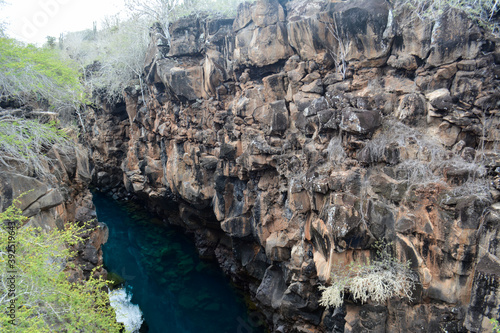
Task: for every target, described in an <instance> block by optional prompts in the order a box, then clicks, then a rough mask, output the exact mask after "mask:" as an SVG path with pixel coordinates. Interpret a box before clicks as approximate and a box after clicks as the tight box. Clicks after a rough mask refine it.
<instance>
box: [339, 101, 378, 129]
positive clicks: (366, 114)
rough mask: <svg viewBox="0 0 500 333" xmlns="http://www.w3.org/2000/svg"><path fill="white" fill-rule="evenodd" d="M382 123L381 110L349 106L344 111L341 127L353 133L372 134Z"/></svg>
mask: <svg viewBox="0 0 500 333" xmlns="http://www.w3.org/2000/svg"><path fill="white" fill-rule="evenodd" d="M381 124H382V115H381V114H380V112H379V111H375V110H361V109H355V108H352V107H348V108H346V109H344V110H343V111H342V121H341V122H340V128H341V129H342V130H344V131H346V132H349V133H352V134H357V135H371V134H372V133H373V132H374V131H375V130H376V129H377V128H378V127H379V126H380V125H381Z"/></svg>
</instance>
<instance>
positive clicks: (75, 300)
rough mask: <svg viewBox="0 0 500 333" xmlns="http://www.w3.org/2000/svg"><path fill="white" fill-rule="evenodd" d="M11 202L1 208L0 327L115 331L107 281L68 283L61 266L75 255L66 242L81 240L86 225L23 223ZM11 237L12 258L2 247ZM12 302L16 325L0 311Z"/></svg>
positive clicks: (12, 329) (116, 329) (52, 330)
mask: <svg viewBox="0 0 500 333" xmlns="http://www.w3.org/2000/svg"><path fill="white" fill-rule="evenodd" d="M16 204H18V200H14V203H13V204H12V205H11V206H10V207H9V208H7V209H6V210H5V211H4V212H3V213H0V225H1V226H2V227H1V228H0V284H1V285H2V286H4V287H3V288H0V307H1V308H2V311H0V327H3V328H4V329H5V328H7V331H9V332H36V333H38V332H54V331H64V332H119V330H120V327H121V325H119V324H118V323H117V322H116V320H115V313H114V310H113V309H112V308H111V307H110V306H109V305H108V295H107V293H106V291H105V289H106V285H107V281H105V280H103V279H102V278H101V277H99V278H94V277H91V278H90V279H89V280H88V281H82V282H76V283H71V282H69V281H68V276H67V274H66V272H65V268H70V267H72V264H71V263H70V260H71V258H72V257H74V256H75V252H74V251H72V250H71V247H72V246H74V245H76V244H78V243H80V242H82V235H83V234H84V233H85V232H88V229H86V226H77V225H68V227H67V228H66V229H65V230H54V231H51V232H48V233H45V232H43V231H42V230H41V229H39V228H32V227H28V226H26V225H25V226H23V224H24V223H25V222H26V220H27V219H26V217H24V216H23V215H22V212H21V210H20V209H19V208H17V206H16ZM9 237H10V238H9ZM13 240H14V242H15V244H16V247H15V257H14V259H13V258H12V256H11V257H9V254H10V255H12V252H10V253H8V252H7V250H6V249H7V246H8V245H9V244H11V243H12V241H13ZM12 260H14V261H12ZM11 272H15V273H11ZM13 276H14V278H13ZM13 283H14V285H15V288H14V289H15V290H14V291H13V290H12V285H13ZM5 286H9V287H8V288H6V287H5ZM9 289H10V290H9ZM11 304H14V308H15V309H16V310H15V318H16V319H15V323H16V324H17V325H16V326H13V325H12V322H10V321H11V320H12V318H11V317H10V316H8V314H7V313H6V311H5V310H6V309H8V308H9V306H11Z"/></svg>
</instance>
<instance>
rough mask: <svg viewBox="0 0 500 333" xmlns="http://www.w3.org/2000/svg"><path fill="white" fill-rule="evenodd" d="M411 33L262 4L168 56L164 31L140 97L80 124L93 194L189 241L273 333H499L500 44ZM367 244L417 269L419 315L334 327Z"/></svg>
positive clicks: (389, 310) (376, 310) (427, 30)
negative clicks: (326, 297)
mask: <svg viewBox="0 0 500 333" xmlns="http://www.w3.org/2000/svg"><path fill="white" fill-rule="evenodd" d="M408 15H409V13H405V12H398V13H396V12H395V11H394V9H393V8H391V6H390V4H389V3H388V2H386V1H383V0H370V1H368V0H351V1H346V2H337V1H333V2H328V3H323V2H314V1H290V2H286V3H285V2H277V1H272V0H270V1H267V0H263V1H257V2H256V3H253V4H248V3H247V4H243V5H241V6H240V8H239V10H238V14H237V17H236V18H235V19H234V20H233V19H230V20H229V19H224V20H219V19H208V18H193V17H188V18H183V19H181V20H179V21H177V22H175V23H173V24H172V25H171V27H170V29H171V31H170V35H171V36H172V40H171V42H170V43H168V42H167V41H165V40H164V39H163V38H162V32H161V30H160V29H159V28H158V27H153V28H152V30H151V37H152V42H151V46H150V49H149V51H148V55H147V61H146V64H145V71H144V79H145V82H146V83H147V87H144V88H143V90H142V91H141V87H140V86H133V87H130V88H128V89H127V90H126V91H125V101H126V104H125V105H118V106H110V107H104V108H103V109H102V110H96V111H95V112H93V113H91V114H89V117H88V123H87V124H88V130H89V132H88V133H87V139H88V142H90V144H91V146H92V149H93V153H92V157H93V160H94V163H95V171H96V172H95V177H94V180H95V181H96V183H97V185H98V186H99V187H101V188H104V189H107V190H109V191H112V192H113V193H114V194H115V195H116V196H117V197H121V196H125V195H127V194H134V195H136V196H138V197H140V198H142V199H143V200H145V201H146V202H147V203H148V204H149V205H150V207H151V208H152V209H154V210H155V211H156V212H157V213H159V214H161V215H163V216H169V220H170V222H171V223H176V224H180V225H183V226H184V227H185V228H186V229H187V230H189V231H190V232H192V233H194V234H195V237H196V241H197V244H198V246H199V248H200V252H201V253H202V254H204V255H214V256H215V257H217V259H218V260H219V262H220V264H221V266H222V267H223V269H224V270H225V271H226V272H227V273H228V274H230V275H231V276H232V277H233V279H235V281H238V282H241V283H243V284H244V285H245V286H247V287H248V290H249V292H250V293H251V295H252V296H253V297H254V299H255V300H256V302H257V303H258V305H259V306H260V307H261V308H262V309H263V310H264V312H265V314H266V316H267V319H268V322H269V323H270V326H271V328H272V331H274V332H343V331H345V332H441V331H447V332H467V331H470V332H487V331H491V326H489V325H490V324H489V318H498V317H499V305H500V289H499V288H500V261H499V257H498V255H499V253H500V252H499V251H500V248H499V244H500V242H499V241H498V240H499V234H498V233H499V231H498V230H499V227H498V225H499V220H500V203H498V200H499V197H500V192H499V191H498V190H499V185H500V184H498V172H499V170H500V169H499V167H500V158H499V157H500V156H499V149H498V144H499V139H500V137H499V124H500V118H499V116H498V110H499V108H500V104H499V100H500V99H499V96H500V88H499V87H500V85H499V76H500V65H499V64H500V42H499V41H498V40H497V39H494V38H493V37H489V36H486V35H485V33H484V31H483V30H481V28H480V27H478V26H477V25H476V24H475V23H474V22H472V21H470V20H469V19H468V18H467V17H466V16H465V15H464V14H462V13H459V12H454V11H452V12H449V13H448V14H446V15H445V16H443V17H441V18H440V19H439V20H438V21H437V22H434V23H425V22H421V21H419V20H416V19H413V20H410V19H409V16H408ZM143 93H144V96H145V99H143V97H142V96H143ZM495 177H497V178H496V181H497V182H496V183H495ZM495 186H496V187H495ZM171 200H175V201H176V202H177V203H178V205H179V211H178V213H177V214H173V213H172V211H171V210H170V208H169V207H171V205H170V206H167V205H168V203H169V202H171ZM376 240H383V241H385V242H387V243H389V242H392V244H393V250H394V253H395V254H396V256H397V257H398V258H399V259H401V260H403V261H407V260H411V267H412V269H413V270H414V272H415V273H416V274H417V275H418V282H419V283H418V286H417V288H416V290H414V293H413V296H414V300H413V301H409V300H406V299H402V300H401V299H396V298H395V299H393V300H391V301H390V302H388V303H387V304H375V303H368V304H359V303H355V302H352V301H350V300H348V299H347V301H346V304H345V306H344V307H343V308H339V309H335V310H334V311H333V310H329V311H325V309H324V308H323V307H321V306H319V304H318V299H319V297H320V292H319V291H318V286H319V285H322V284H327V283H328V282H329V279H330V274H331V271H332V268H333V267H337V266H338V265H340V266H341V267H342V266H345V265H347V263H349V262H351V261H353V260H359V259H360V258H363V257H364V258H366V257H370V256H373V254H374V253H373V249H372V245H373V243H374V242H375V241H376Z"/></svg>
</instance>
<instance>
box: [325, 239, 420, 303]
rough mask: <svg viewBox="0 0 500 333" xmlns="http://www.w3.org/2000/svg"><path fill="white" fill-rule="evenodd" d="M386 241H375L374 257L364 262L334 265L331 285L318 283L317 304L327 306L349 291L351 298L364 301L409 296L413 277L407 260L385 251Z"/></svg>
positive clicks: (342, 298)
mask: <svg viewBox="0 0 500 333" xmlns="http://www.w3.org/2000/svg"><path fill="white" fill-rule="evenodd" d="M389 245H390V244H382V243H377V244H376V245H375V247H376V249H377V258H376V259H375V260H373V261H371V262H367V263H354V262H352V263H350V264H349V265H348V266H347V267H345V266H344V267H340V266H338V267H337V268H336V269H335V270H334V272H333V273H332V281H333V283H332V285H331V286H329V287H325V286H321V287H320V290H321V291H322V295H321V300H320V304H321V305H322V306H326V307H327V308H328V307H330V306H332V307H339V306H341V305H342V304H343V303H344V294H345V293H346V292H348V293H350V295H351V297H352V298H353V300H355V301H361V303H366V302H367V301H368V299H371V300H372V301H374V302H377V303H384V302H386V301H387V300H389V299H390V298H392V297H407V298H409V299H411V296H412V291H413V289H414V287H415V282H416V278H415V276H414V273H413V272H412V271H411V269H410V264H411V263H410V261H408V262H406V263H402V262H400V261H399V260H397V259H396V258H394V257H393V256H392V255H391V254H390V253H389Z"/></svg>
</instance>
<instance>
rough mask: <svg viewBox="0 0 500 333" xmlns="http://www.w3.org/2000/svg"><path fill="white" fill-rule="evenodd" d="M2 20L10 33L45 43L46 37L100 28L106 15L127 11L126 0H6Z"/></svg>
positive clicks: (24, 39) (22, 39) (0, 14)
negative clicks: (94, 26) (94, 24)
mask: <svg viewBox="0 0 500 333" xmlns="http://www.w3.org/2000/svg"><path fill="white" fill-rule="evenodd" d="M6 2H7V4H6V5H5V6H3V7H2V8H1V9H0V21H7V23H8V26H7V35H8V36H9V37H12V38H16V39H18V40H21V41H23V42H28V43H34V44H38V45H39V46H40V45H42V44H43V43H45V42H46V40H47V39H46V37H47V36H53V37H56V38H58V37H59V35H60V34H61V33H64V32H68V31H80V30H85V29H92V27H93V22H97V28H100V25H101V22H102V20H103V19H104V18H105V17H106V16H111V15H115V14H117V13H119V12H122V11H123V10H124V0H85V1H82V0H6Z"/></svg>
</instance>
